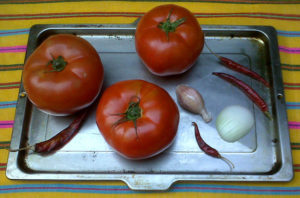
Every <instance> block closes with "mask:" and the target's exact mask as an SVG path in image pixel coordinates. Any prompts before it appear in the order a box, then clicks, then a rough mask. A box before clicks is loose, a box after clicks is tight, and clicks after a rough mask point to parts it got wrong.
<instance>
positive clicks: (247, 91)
mask: <svg viewBox="0 0 300 198" xmlns="http://www.w3.org/2000/svg"><path fill="white" fill-rule="evenodd" d="M212 74H213V75H216V76H218V77H220V78H222V79H223V80H225V81H227V82H229V83H231V84H232V85H234V86H236V87H238V88H239V89H241V90H242V91H243V92H244V93H245V94H246V95H247V96H248V97H249V98H250V99H251V100H252V101H253V102H254V103H255V104H256V105H257V106H258V107H259V108H260V110H261V111H262V112H263V113H264V114H265V115H266V116H267V117H268V118H270V119H272V116H271V114H270V112H269V111H268V105H267V103H266V102H265V101H264V100H263V99H262V98H261V97H260V95H259V94H258V93H257V92H256V91H255V90H254V89H252V88H251V87H250V86H249V85H247V84H246V83H244V82H243V81H241V80H239V79H237V78H236V77H234V76H232V75H229V74H225V73H219V72H213V73H212Z"/></svg>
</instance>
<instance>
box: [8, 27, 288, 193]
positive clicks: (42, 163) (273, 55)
mask: <svg viewBox="0 0 300 198" xmlns="http://www.w3.org/2000/svg"><path fill="white" fill-rule="evenodd" d="M203 29H204V31H205V34H206V42H207V44H208V45H209V46H210V48H211V49H213V50H214V51H215V52H216V53H218V54H220V55H223V56H226V57H228V58H231V59H233V60H235V61H236V62H239V63H241V64H243V65H245V66H248V67H250V68H251V69H252V70H254V71H256V72H258V73H260V74H261V75H262V76H264V77H265V78H266V79H267V80H268V81H269V82H270V83H271V85H272V88H271V89H267V88H265V87H264V86H263V85H262V84H261V83H259V82H257V81H254V80H251V79H250V78H248V77H245V76H244V75H241V74H239V73H237V72H233V71H231V70H229V69H227V68H225V67H224V66H222V65H221V64H220V63H219V62H218V60H217V58H216V57H215V56H214V55H212V54H211V53H209V51H208V50H207V49H206V48H204V50H203V53H202V54H201V55H200V57H199V59H198V61H197V62H196V64H195V65H194V67H193V68H192V69H191V70H189V71H188V72H186V73H184V74H182V75H178V76H173V77H157V76H154V75H152V74H150V73H149V72H148V71H147V70H146V69H145V67H144V66H143V65H142V63H141V62H140V60H139V58H138V56H137V54H136V52H135V46H134V32H135V26H134V25H37V26H34V27H33V28H32V29H31V31H30V35H29V42H28V50H27V57H28V55H29V54H31V53H32V52H33V50H34V49H35V48H36V47H37V46H38V45H39V44H40V43H41V42H42V40H43V39H45V38H46V37H48V36H49V35H52V34H57V33H72V34H76V35H78V36H80V37H82V38H84V39H86V40H87V41H89V42H90V43H91V44H92V45H93V46H94V47H95V48H96V50H97V51H98V53H99V55H100V57H101V59H102V62H103V64H104V68H105V80H104V87H103V89H105V88H106V87H108V86H109V85H111V84H113V83H115V82H117V81H121V80H126V79H144V80H147V81H149V82H153V83H156V84H158V85H160V86H161V87H163V88H164V89H166V90H167V91H168V92H169V93H170V95H171V96H172V97H173V98H174V100H175V101H176V97H175V87H176V85H178V84H182V83H184V84H189V85H190V86H192V87H194V88H196V89H197V90H198V91H199V92H200V93H201V94H202V95H203V97H204V100H205V102H206V107H207V109H208V110H209V111H210V112H211V113H212V116H213V121H212V122H211V123H208V124H206V123H204V122H203V121H202V118H201V117H200V116H198V115H193V114H190V113H188V112H186V111H185V110H183V109H182V108H180V117H181V118H180V124H179V129H178V135H177V137H176V140H175V142H174V144H173V145H172V146H171V147H170V148H169V149H168V150H166V151H165V152H164V153H162V154H160V155H158V156H156V157H153V158H151V159H147V160H142V161H130V160H127V159H124V158H122V157H120V156H119V155H117V154H116V153H115V152H114V151H113V150H112V149H111V148H110V147H109V146H108V145H107V143H106V142H105V141H104V139H103V137H102V136H101V134H100V132H99V131H98V128H97V126H96V123H95V109H96V106H97V103H95V104H94V106H93V107H94V108H93V110H92V112H91V114H90V115H89V117H88V119H87V120H86V122H85V123H84V125H83V127H82V129H81V130H80V132H79V134H78V135H77V136H75V137H74V139H73V140H72V141H71V142H69V143H68V144H67V145H66V146H65V147H63V148H62V149H61V150H60V151H58V152H56V153H55V154H53V155H49V156H41V155H38V154H36V153H33V152H32V151H29V152H24V151H22V152H10V154H9V159H8V165H7V177H8V178H10V179H24V180H33V179H43V180H122V181H124V182H126V183H127V184H128V186H129V187H130V188H132V189H139V190H165V189H167V188H169V187H170V186H171V185H172V183H174V182H176V181H179V180H197V181H199V180H201V181H290V180H291V179H292V177H293V169H292V157H291V149H290V140H289V131H288V124H287V116H286V107H285V99H284V93H283V83H282V77H281V70H280V60H279V53H278V44H277V35H276V31H275V29H273V28H272V27H263V26H203ZM214 71H215V72H226V73H229V74H233V75H234V76H236V77H238V78H240V79H242V80H243V81H245V82H246V83H249V84H251V86H252V87H253V88H254V89H255V90H257V91H258V92H259V93H260V94H261V96H262V97H263V98H264V99H265V100H266V101H267V103H268V105H269V108H270V111H271V113H272V115H273V117H274V119H273V120H269V119H268V118H267V117H265V116H264V115H263V113H262V112H261V111H260V110H259V109H258V108H257V107H256V106H255V105H254V104H253V103H252V102H251V101H250V100H249V99H248V98H247V97H246V96H245V95H244V94H243V93H242V92H241V91H240V90H239V89H237V88H236V87H233V86H232V85H230V84H228V83H226V82H224V81H223V80H221V79H219V78H217V77H216V76H213V75H212V74H211V73H212V72H214ZM23 91H24V90H23V87H22V86H21V89H20V93H22V92H23ZM176 102H177V101H176ZM231 104H239V105H242V106H245V107H247V108H248V109H250V110H251V111H252V113H253V114H254V115H255V127H254V128H253V130H252V131H251V132H250V133H249V134H248V135H247V136H245V137H244V138H242V139H241V140H240V141H238V142H235V143H227V142H225V141H223V140H222V139H221V138H220V136H219V135H218V133H217V131H216V129H215V119H216V117H217V115H218V113H219V112H220V111H221V110H222V109H223V108H225V107H226V106H228V105H231ZM72 119H73V117H72V116H70V117H53V116H49V115H46V114H44V113H42V112H41V111H39V110H37V109H36V108H35V107H34V106H33V105H32V104H31V103H30V102H29V101H28V99H27V97H21V96H20V98H19V100H18V104H17V110H16V118H15V124H14V129H13V136H12V141H11V148H19V147H22V146H24V145H26V144H34V143H37V142H40V141H43V140H46V139H48V138H50V137H52V136H53V135H54V134H56V133H57V132H59V131H60V130H61V129H63V128H64V127H65V126H66V125H67V124H68V123H69V122H70V121H71V120H72ZM192 121H196V122H197V123H198V124H199V128H200V132H201V134H202V136H203V138H204V139H205V140H206V142H207V143H208V144H210V145H211V146H212V147H214V148H216V149H217V150H219V152H220V153H221V154H222V155H223V156H224V157H226V158H228V159H229V160H230V161H232V162H233V163H234V165H235V168H234V169H233V170H232V171H230V169H229V167H228V166H227V164H226V163H224V162H223V161H222V160H220V159H216V158H212V157H210V156H208V155H206V154H204V153H203V152H202V151H201V150H200V149H199V148H198V146H197V143H196V141H195V138H194V132H193V127H192V125H191V122H192Z"/></svg>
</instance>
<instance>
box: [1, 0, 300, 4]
mask: <svg viewBox="0 0 300 198" xmlns="http://www.w3.org/2000/svg"><path fill="white" fill-rule="evenodd" d="M93 1H107V0H63V1H59V0H53V1H51V0H48V1H40V0H37V1H34V0H31V1H24V0H20V1H18V0H15V1H8V0H0V4H39V3H65V2H93ZM112 1H125V2H128V1H130V2H162V0H112ZM163 2H174V0H164V1H163ZM176 2H202V3H228V4H300V0H254V1H251V0H248V1H245V0H240V1H224V0H223V1H222V0H176Z"/></svg>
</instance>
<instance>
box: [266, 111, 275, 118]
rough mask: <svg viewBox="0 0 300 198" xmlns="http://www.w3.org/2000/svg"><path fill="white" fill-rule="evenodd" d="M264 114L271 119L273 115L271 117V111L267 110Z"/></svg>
mask: <svg viewBox="0 0 300 198" xmlns="http://www.w3.org/2000/svg"><path fill="white" fill-rule="evenodd" d="M264 114H265V115H266V116H267V117H268V118H269V119H270V120H272V119H273V117H272V115H271V113H270V112H269V111H265V112H264Z"/></svg>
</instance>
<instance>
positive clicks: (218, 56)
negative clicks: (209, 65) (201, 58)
mask: <svg viewBox="0 0 300 198" xmlns="http://www.w3.org/2000/svg"><path fill="white" fill-rule="evenodd" d="M204 44H205V46H206V48H207V49H208V50H209V51H210V53H212V54H213V55H215V56H216V57H217V58H218V59H221V56H220V55H218V54H216V53H215V52H213V51H212V50H211V49H210V48H209V47H208V45H207V44H206V42H204Z"/></svg>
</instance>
